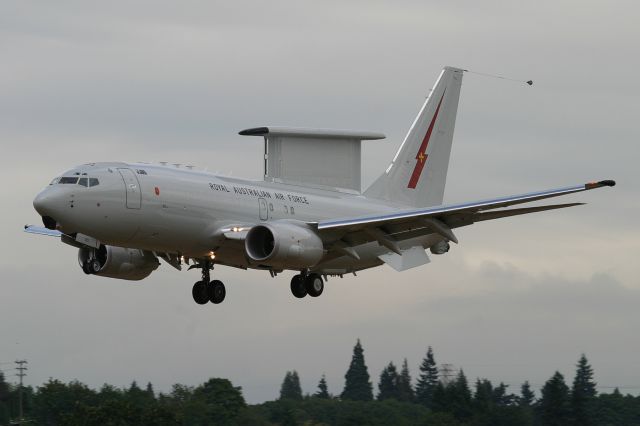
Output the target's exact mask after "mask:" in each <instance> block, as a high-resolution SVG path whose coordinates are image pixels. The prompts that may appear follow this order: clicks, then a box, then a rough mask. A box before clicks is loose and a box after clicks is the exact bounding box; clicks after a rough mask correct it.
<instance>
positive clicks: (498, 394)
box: [493, 382, 517, 407]
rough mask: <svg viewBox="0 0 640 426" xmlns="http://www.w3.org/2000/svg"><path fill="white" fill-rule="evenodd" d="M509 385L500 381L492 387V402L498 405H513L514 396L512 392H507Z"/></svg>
mask: <svg viewBox="0 0 640 426" xmlns="http://www.w3.org/2000/svg"><path fill="white" fill-rule="evenodd" d="M508 387H509V385H505V384H504V383H502V382H500V384H499V385H498V386H496V387H495V388H493V403H494V404H495V405H497V406H498V407H508V406H510V405H513V404H514V402H515V401H516V398H517V397H516V396H515V395H514V394H512V393H507V388H508Z"/></svg>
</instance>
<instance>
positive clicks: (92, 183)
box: [89, 178, 100, 186]
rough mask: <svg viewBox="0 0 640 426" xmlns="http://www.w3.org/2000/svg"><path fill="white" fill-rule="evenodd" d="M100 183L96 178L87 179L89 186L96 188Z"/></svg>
mask: <svg viewBox="0 0 640 426" xmlns="http://www.w3.org/2000/svg"><path fill="white" fill-rule="evenodd" d="M98 185H100V181H99V180H98V179H97V178H89V186H98Z"/></svg>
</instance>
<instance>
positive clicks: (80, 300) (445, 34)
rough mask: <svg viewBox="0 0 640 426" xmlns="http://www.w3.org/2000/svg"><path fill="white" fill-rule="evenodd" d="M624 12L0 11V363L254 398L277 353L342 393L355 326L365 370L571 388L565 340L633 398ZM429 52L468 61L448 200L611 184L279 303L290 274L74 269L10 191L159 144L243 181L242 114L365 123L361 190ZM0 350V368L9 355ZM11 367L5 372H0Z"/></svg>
mask: <svg viewBox="0 0 640 426" xmlns="http://www.w3.org/2000/svg"><path fill="white" fill-rule="evenodd" d="M638 16H640V7H638V5H637V2H634V1H610V2H604V1H603V2H597V1H592V2H584V1H575V2H557V1H541V2H521V3H520V2H508V1H483V2H472V1H466V2H465V1H458V2H426V1H415V2H411V1H395V2H378V1H371V0H369V1H350V2H344V1H322V2H320V1H277V0H274V1H269V2H258V1H254V2H246V1H237V2H215V1H206V2H204V1H181V2H159V1H146V2H145V1H140V2H128V1H127V2H125V1H110V2H84V1H77V2H70V1H68V2H33V1H22V0H21V1H18V0H16V1H11V0H9V1H3V2H1V3H0V58H2V59H1V62H2V65H1V66H0V143H1V144H2V158H3V161H2V168H1V169H0V179H1V181H2V183H3V184H2V185H1V186H0V188H1V189H0V191H1V194H2V203H0V210H1V212H2V221H0V236H1V237H2V246H1V247H2V248H1V250H2V251H1V252H0V277H1V279H0V362H6V361H13V360H15V359H18V358H25V359H27V360H28V361H29V371H28V374H29V375H28V376H27V378H26V383H27V384H30V385H34V386H36V385H39V384H41V383H42V382H43V381H46V380H47V378H49V377H54V378H59V379H62V380H65V381H67V380H71V379H78V380H80V381H82V382H85V383H87V384H89V385H90V386H94V387H98V386H100V385H101V384H102V383H104V382H108V383H112V384H115V385H118V386H126V385H128V384H129V383H130V382H131V381H132V380H134V379H135V380H137V381H138V382H143V383H146V382H147V381H151V382H153V383H154V385H155V386H156V388H157V389H160V390H165V391H166V390H169V389H170V386H171V384H173V383H177V382H179V383H184V384H189V385H196V384H199V383H201V382H203V381H204V380H206V379H207V378H209V377H226V378H229V379H231V380H232V381H233V383H234V384H235V385H238V386H242V387H243V389H244V394H245V397H246V398H247V399H248V401H250V402H260V401H264V400H268V399H273V398H275V397H277V395H278V390H279V386H280V384H281V381H282V379H283V377H284V374H285V372H286V371H287V370H292V369H296V370H297V371H298V372H299V374H300V376H301V380H302V385H303V390H304V391H305V392H314V391H315V388H316V385H317V382H318V379H319V378H320V376H321V375H322V374H323V373H326V375H327V381H328V383H329V389H330V391H331V392H333V393H336V394H338V393H340V392H341V390H342V387H343V384H344V378H343V376H344V373H345V371H346V369H347V367H348V364H349V361H350V357H351V351H352V347H353V345H354V343H355V341H356V339H357V338H360V339H361V340H362V343H363V345H364V348H365V357H366V361H367V364H368V366H369V372H370V374H371V375H372V378H373V380H374V383H376V384H377V378H378V375H379V374H380V371H381V369H382V368H383V366H384V365H385V364H386V363H388V362H389V361H391V360H393V361H394V362H395V363H401V362H402V359H403V358H404V357H407V358H408V361H409V365H410V367H411V368H412V373H413V375H414V377H415V376H416V375H417V366H418V364H419V363H420V361H421V359H422V357H423V356H424V353H425V351H426V349H427V346H428V345H432V346H433V348H434V351H435V355H436V360H437V361H438V362H439V363H445V362H446V363H451V364H454V365H455V366H457V367H462V368H464V371H465V373H466V374H467V376H468V377H469V379H470V380H475V378H476V377H487V378H489V379H491V380H492V381H494V382H499V381H504V382H506V383H507V384H510V385H511V388H510V389H511V390H512V391H517V390H519V385H520V384H521V383H522V382H523V381H524V380H529V381H530V382H531V383H533V384H534V385H536V387H538V386H539V385H541V384H543V383H544V381H546V380H547V379H548V378H549V377H550V376H551V375H552V374H553V372H554V371H555V370H556V369H558V370H560V371H561V372H562V373H563V374H565V375H566V376H567V379H568V380H572V378H573V371H574V364H575V362H576V361H577V359H578V357H579V356H580V354H581V353H583V352H584V353H586V355H587V357H588V358H589V360H590V361H591V363H592V365H593V367H594V369H595V375H596V380H597V382H598V383H599V385H600V386H601V387H600V391H606V392H608V391H611V390H612V389H611V388H609V386H616V385H617V386H620V387H623V388H624V389H622V390H623V391H627V392H631V393H636V394H637V393H639V392H640V369H639V368H638V365H637V354H638V352H639V351H640V339H638V330H639V329H640V313H639V312H638V306H640V279H639V278H638V277H639V276H640V266H639V264H640V262H639V261H638V256H639V255H640V232H639V227H638V222H637V221H638V217H639V215H640V197H639V196H640V190H639V187H638V182H639V181H640V171H639V170H638V166H637V162H638V157H639V156H640V148H639V147H638V141H639V140H640V138H639V136H640V131H639V130H638V119H639V118H640V107H638V98H639V95H640V83H639V79H638V77H637V70H638V69H639V68H640V47H639V45H638V40H640V30H639V29H638V25H637V17H638ZM444 65H452V66H457V67H461V68H466V69H470V70H472V71H477V72H483V73H495V74H499V75H504V76H508V77H512V78H516V79H522V80H528V79H533V81H534V85H533V86H532V87H529V86H527V85H524V84H519V83H516V82H511V81H505V80H498V79H491V78H486V77H482V76H478V75H473V74H466V75H465V77H464V82H463V87H462V94H461V100H460V109H459V114H458V119H457V122H456V133H455V137H454V146H453V151H452V156H451V165H450V168H449V179H448V184H447V192H446V194H445V201H446V202H455V201H469V200H475V199H481V198H484V197H489V196H498V195H508V194H517V193H522V192H528V191H533V190H542V189H549V188H554V187H559V186H564V185H573V184H579V183H584V182H587V181H590V180H593V179H605V178H611V179H616V180H617V182H618V186H616V187H615V188H612V189H609V188H605V189H601V190H598V191H592V192H588V193H583V194H578V195H573V196H569V197H565V198H564V199H563V201H566V202H572V201H584V202H587V203H588V205H586V206H581V207H574V208H571V209H567V210H561V211H555V212H547V213H540V214H537V215H528V216H525V217H518V218H511V219H504V220H500V221H493V222H487V223H480V224H477V225H474V226H472V227H469V228H464V229H460V230H459V231H457V232H456V233H457V235H458V238H459V239H460V244H459V245H457V246H454V247H453V248H452V250H451V251H450V252H449V253H448V254H446V255H444V256H433V257H432V263H431V264H429V265H427V266H424V267H421V268H417V269H412V270H410V271H407V272H404V273H402V274H398V273H396V272H395V271H393V270H391V269H390V268H389V267H387V266H383V267H380V268H378V269H375V270H371V271H365V272H363V273H359V274H358V277H353V276H349V277H345V278H344V279H342V280H340V279H331V280H330V281H329V282H328V284H327V286H326V288H325V293H324V294H323V296H322V297H320V298H318V299H314V300H309V299H308V298H307V299H303V300H297V299H294V298H293V296H292V295H291V294H290V291H289V278H290V275H291V274H283V275H281V276H279V277H277V278H276V279H271V278H270V277H269V275H268V274H267V273H266V272H257V271H248V272H245V271H236V270H233V269H230V268H224V267H220V268H217V269H216V276H217V278H219V279H222V280H223V281H224V282H225V283H226V284H227V300H226V301H225V302H224V303H223V304H222V305H219V306H213V305H211V304H209V305H205V306H204V307H202V306H198V305H196V304H195V303H194V302H193V300H192V298H191V286H192V284H193V282H194V281H196V280H197V279H198V273H197V272H194V271H192V272H178V271H175V270H173V269H172V268H170V267H168V266H167V265H163V266H162V267H161V268H160V269H159V270H158V271H156V272H155V273H154V274H153V275H151V276H150V277H149V278H147V279H146V280H145V281H143V282H141V283H130V282H125V281H118V280H110V279H106V278H99V277H88V276H86V275H84V273H83V272H82V271H81V270H80V268H79V267H78V264H77V260H76V255H77V253H76V250H75V249H73V248H71V247H69V246H65V245H63V244H60V243H59V242H58V241H56V240H55V239H51V238H46V237H37V236H33V235H26V234H24V233H23V232H22V226H23V225H24V224H25V223H39V222H40V218H39V216H38V215H37V213H36V212H35V211H34V210H33V207H32V204H31V203H32V200H33V197H34V196H35V195H36V193H37V192H38V191H39V190H40V189H41V188H42V187H44V186H45V185H46V184H47V183H48V182H49V181H50V180H51V179H52V178H53V177H54V176H56V175H57V174H59V173H60V172H61V171H63V170H65V169H67V168H70V167H72V166H74V165H76V164H80V163H85V162H89V161H109V160H124V161H139V160H142V161H170V162H173V163H183V164H193V165H195V166H197V167H201V168H206V169H208V170H210V171H219V172H220V173H223V174H232V175H233V176H237V177H249V178H256V179H258V178H260V176H261V160H260V158H261V154H262V152H261V149H262V145H261V143H260V140H258V138H243V137H241V136H238V135H237V132H238V131H239V130H241V129H243V128H247V127H254V126H259V125H265V124H271V125H289V126H310V127H335V128H355V129H365V130H374V131H382V132H384V133H386V134H387V136H388V138H387V140H386V141H377V142H367V143H366V144H365V148H364V149H363V181H364V184H365V186H366V185H368V184H369V183H370V182H371V181H372V180H373V179H374V178H375V177H376V176H377V175H378V174H379V173H380V172H381V171H382V170H384V168H385V167H386V165H387V163H388V162H389V160H390V158H391V157H392V156H393V153H394V152H395V149H396V148H397V146H398V144H399V143H400V142H401V140H402V137H403V136H404V134H405V132H406V130H407V128H408V127H409V125H410V123H411V122H412V120H413V117H414V116H415V114H416V113H417V111H418V109H419V107H420V105H421V103H422V102H423V100H424V98H425V96H426V95H427V93H428V90H429V88H431V86H432V85H433V82H434V81H435V79H436V77H437V75H438V74H439V72H440V70H441V68H442V67H443V66H444ZM10 367H11V365H10V364H0V368H2V369H5V368H10ZM13 373H14V371H11V370H9V371H7V372H6V373H5V374H7V375H8V376H9V377H10V378H11V379H12V380H15V377H14V376H11V375H12V374H13Z"/></svg>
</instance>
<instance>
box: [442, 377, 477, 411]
mask: <svg viewBox="0 0 640 426" xmlns="http://www.w3.org/2000/svg"><path fill="white" fill-rule="evenodd" d="M445 390H446V391H447V393H448V394H449V396H448V400H449V402H450V411H451V412H453V415H454V416H455V417H456V418H457V419H458V420H462V419H466V418H468V417H470V416H471V413H472V407H471V390H470V389H469V382H468V381H467V376H465V375H464V371H462V369H460V371H459V372H458V376H457V377H456V380H455V381H454V382H453V383H451V384H450V385H448V386H447V387H446V388H445Z"/></svg>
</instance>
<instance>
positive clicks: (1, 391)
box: [0, 371, 11, 425]
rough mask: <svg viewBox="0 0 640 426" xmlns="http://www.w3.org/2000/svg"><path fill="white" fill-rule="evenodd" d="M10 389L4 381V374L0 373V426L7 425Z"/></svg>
mask: <svg viewBox="0 0 640 426" xmlns="http://www.w3.org/2000/svg"><path fill="white" fill-rule="evenodd" d="M10 392H11V389H10V388H9V384H8V383H7V382H6V381H5V380H4V374H3V373H2V371H0V424H3V425H4V424H8V423H9V417H10V415H9V414H10V411H9V395H10Z"/></svg>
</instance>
